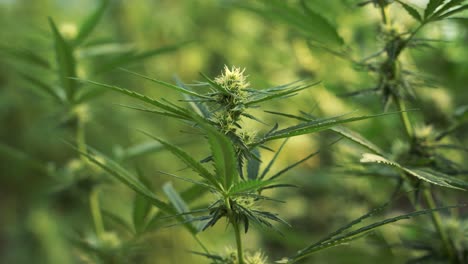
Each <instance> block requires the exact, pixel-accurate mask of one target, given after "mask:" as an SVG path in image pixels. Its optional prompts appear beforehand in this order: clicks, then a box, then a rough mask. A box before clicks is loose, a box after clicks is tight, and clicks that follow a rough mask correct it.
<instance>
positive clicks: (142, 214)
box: [132, 173, 151, 233]
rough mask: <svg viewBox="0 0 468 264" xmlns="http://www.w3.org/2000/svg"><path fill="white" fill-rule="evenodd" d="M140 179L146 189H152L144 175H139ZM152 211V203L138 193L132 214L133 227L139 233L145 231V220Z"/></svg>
mask: <svg viewBox="0 0 468 264" xmlns="http://www.w3.org/2000/svg"><path fill="white" fill-rule="evenodd" d="M138 179H139V180H140V182H141V183H142V184H143V185H144V186H145V187H146V188H148V189H150V183H149V182H148V180H147V179H146V178H145V177H144V176H143V174H142V173H138ZM150 209H151V203H150V202H149V201H148V199H146V198H145V197H144V196H143V195H140V194H138V193H137V194H136V196H135V198H134V200H133V212H132V220H133V227H134V228H135V231H136V232H137V233H140V232H141V231H143V230H144V227H145V220H146V217H147V215H148V214H149V212H150Z"/></svg>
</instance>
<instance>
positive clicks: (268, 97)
mask: <svg viewBox="0 0 468 264" xmlns="http://www.w3.org/2000/svg"><path fill="white" fill-rule="evenodd" d="M319 83H320V82H315V83H309V84H305V85H301V86H298V87H292V88H290V89H288V90H286V91H282V90H280V92H276V91H275V92H272V93H270V92H269V93H270V94H269V93H267V95H263V96H261V97H260V98H255V99H252V100H250V101H248V102H246V103H245V106H252V105H256V104H258V103H261V102H265V101H270V100H273V99H277V98H285V97H288V96H291V95H294V94H295V93H297V92H299V91H301V90H304V89H307V88H309V87H312V86H315V85H317V84H319ZM280 87H281V86H280ZM273 91H274V90H273ZM259 92H262V91H259Z"/></svg>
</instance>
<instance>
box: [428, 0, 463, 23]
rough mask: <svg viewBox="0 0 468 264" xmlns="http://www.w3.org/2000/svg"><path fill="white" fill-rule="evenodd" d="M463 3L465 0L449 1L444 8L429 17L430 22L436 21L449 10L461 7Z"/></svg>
mask: <svg viewBox="0 0 468 264" xmlns="http://www.w3.org/2000/svg"><path fill="white" fill-rule="evenodd" d="M465 1H466V0H451V1H449V2H448V3H446V4H445V5H444V6H442V7H441V8H439V9H438V10H437V11H436V12H435V13H434V15H433V16H432V17H431V20H438V19H439V18H440V17H441V16H442V15H443V14H444V13H445V12H446V11H448V10H449V9H452V8H454V7H456V6H459V5H461V4H462V3H463V2H465Z"/></svg>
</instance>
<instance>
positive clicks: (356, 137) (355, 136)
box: [330, 126, 384, 155]
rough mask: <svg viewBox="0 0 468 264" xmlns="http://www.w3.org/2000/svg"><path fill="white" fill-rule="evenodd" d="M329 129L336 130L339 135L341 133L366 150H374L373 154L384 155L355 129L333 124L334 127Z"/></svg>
mask: <svg viewBox="0 0 468 264" xmlns="http://www.w3.org/2000/svg"><path fill="white" fill-rule="evenodd" d="M330 130H331V131H333V132H336V133H338V134H340V135H342V136H343V137H345V138H347V139H349V140H351V141H353V142H355V143H357V144H359V145H361V146H363V147H365V148H367V149H368V150H370V151H372V152H374V153H375V154H378V155H384V153H383V151H382V150H381V149H380V148H379V147H377V146H376V145H375V144H374V143H372V142H370V141H369V140H367V139H366V138H364V137H363V136H362V135H360V134H359V133H357V132H356V131H353V130H351V129H348V128H346V127H344V126H335V127H332V128H331V129H330Z"/></svg>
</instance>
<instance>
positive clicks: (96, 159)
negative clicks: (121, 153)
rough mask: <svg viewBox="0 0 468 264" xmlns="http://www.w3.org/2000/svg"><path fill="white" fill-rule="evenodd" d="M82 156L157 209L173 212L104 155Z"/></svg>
mask: <svg viewBox="0 0 468 264" xmlns="http://www.w3.org/2000/svg"><path fill="white" fill-rule="evenodd" d="M88 149H91V147H88ZM79 152H80V151H79ZM93 152H96V151H93ZM80 154H81V155H83V156H85V157H87V158H88V159H89V160H90V161H91V162H92V163H94V164H96V165H97V166H99V167H100V168H101V169H103V170H104V171H106V172H107V173H109V174H110V175H112V176H114V177H115V178H116V179H118V180H119V181H121V182H122V183H124V184H125V185H127V186H128V187H130V188H131V189H133V190H134V191H135V192H137V193H138V194H140V195H142V196H143V197H145V198H146V199H148V200H149V201H150V202H151V203H152V204H153V205H154V206H156V207H157V208H159V209H161V210H163V211H165V212H172V209H171V207H170V206H169V205H167V204H166V203H165V202H163V201H161V200H160V199H158V198H157V197H156V196H155V195H154V193H153V192H152V191H151V190H150V189H148V188H147V187H146V186H145V185H144V184H143V183H141V182H140V181H139V180H138V179H137V178H135V177H133V176H132V175H131V174H130V173H129V172H128V171H127V170H125V169H124V168H122V167H121V166H120V165H118V164H117V163H115V162H114V161H112V160H111V159H109V158H107V157H106V156H104V155H103V154H98V155H93V154H88V153H84V152H80Z"/></svg>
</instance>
